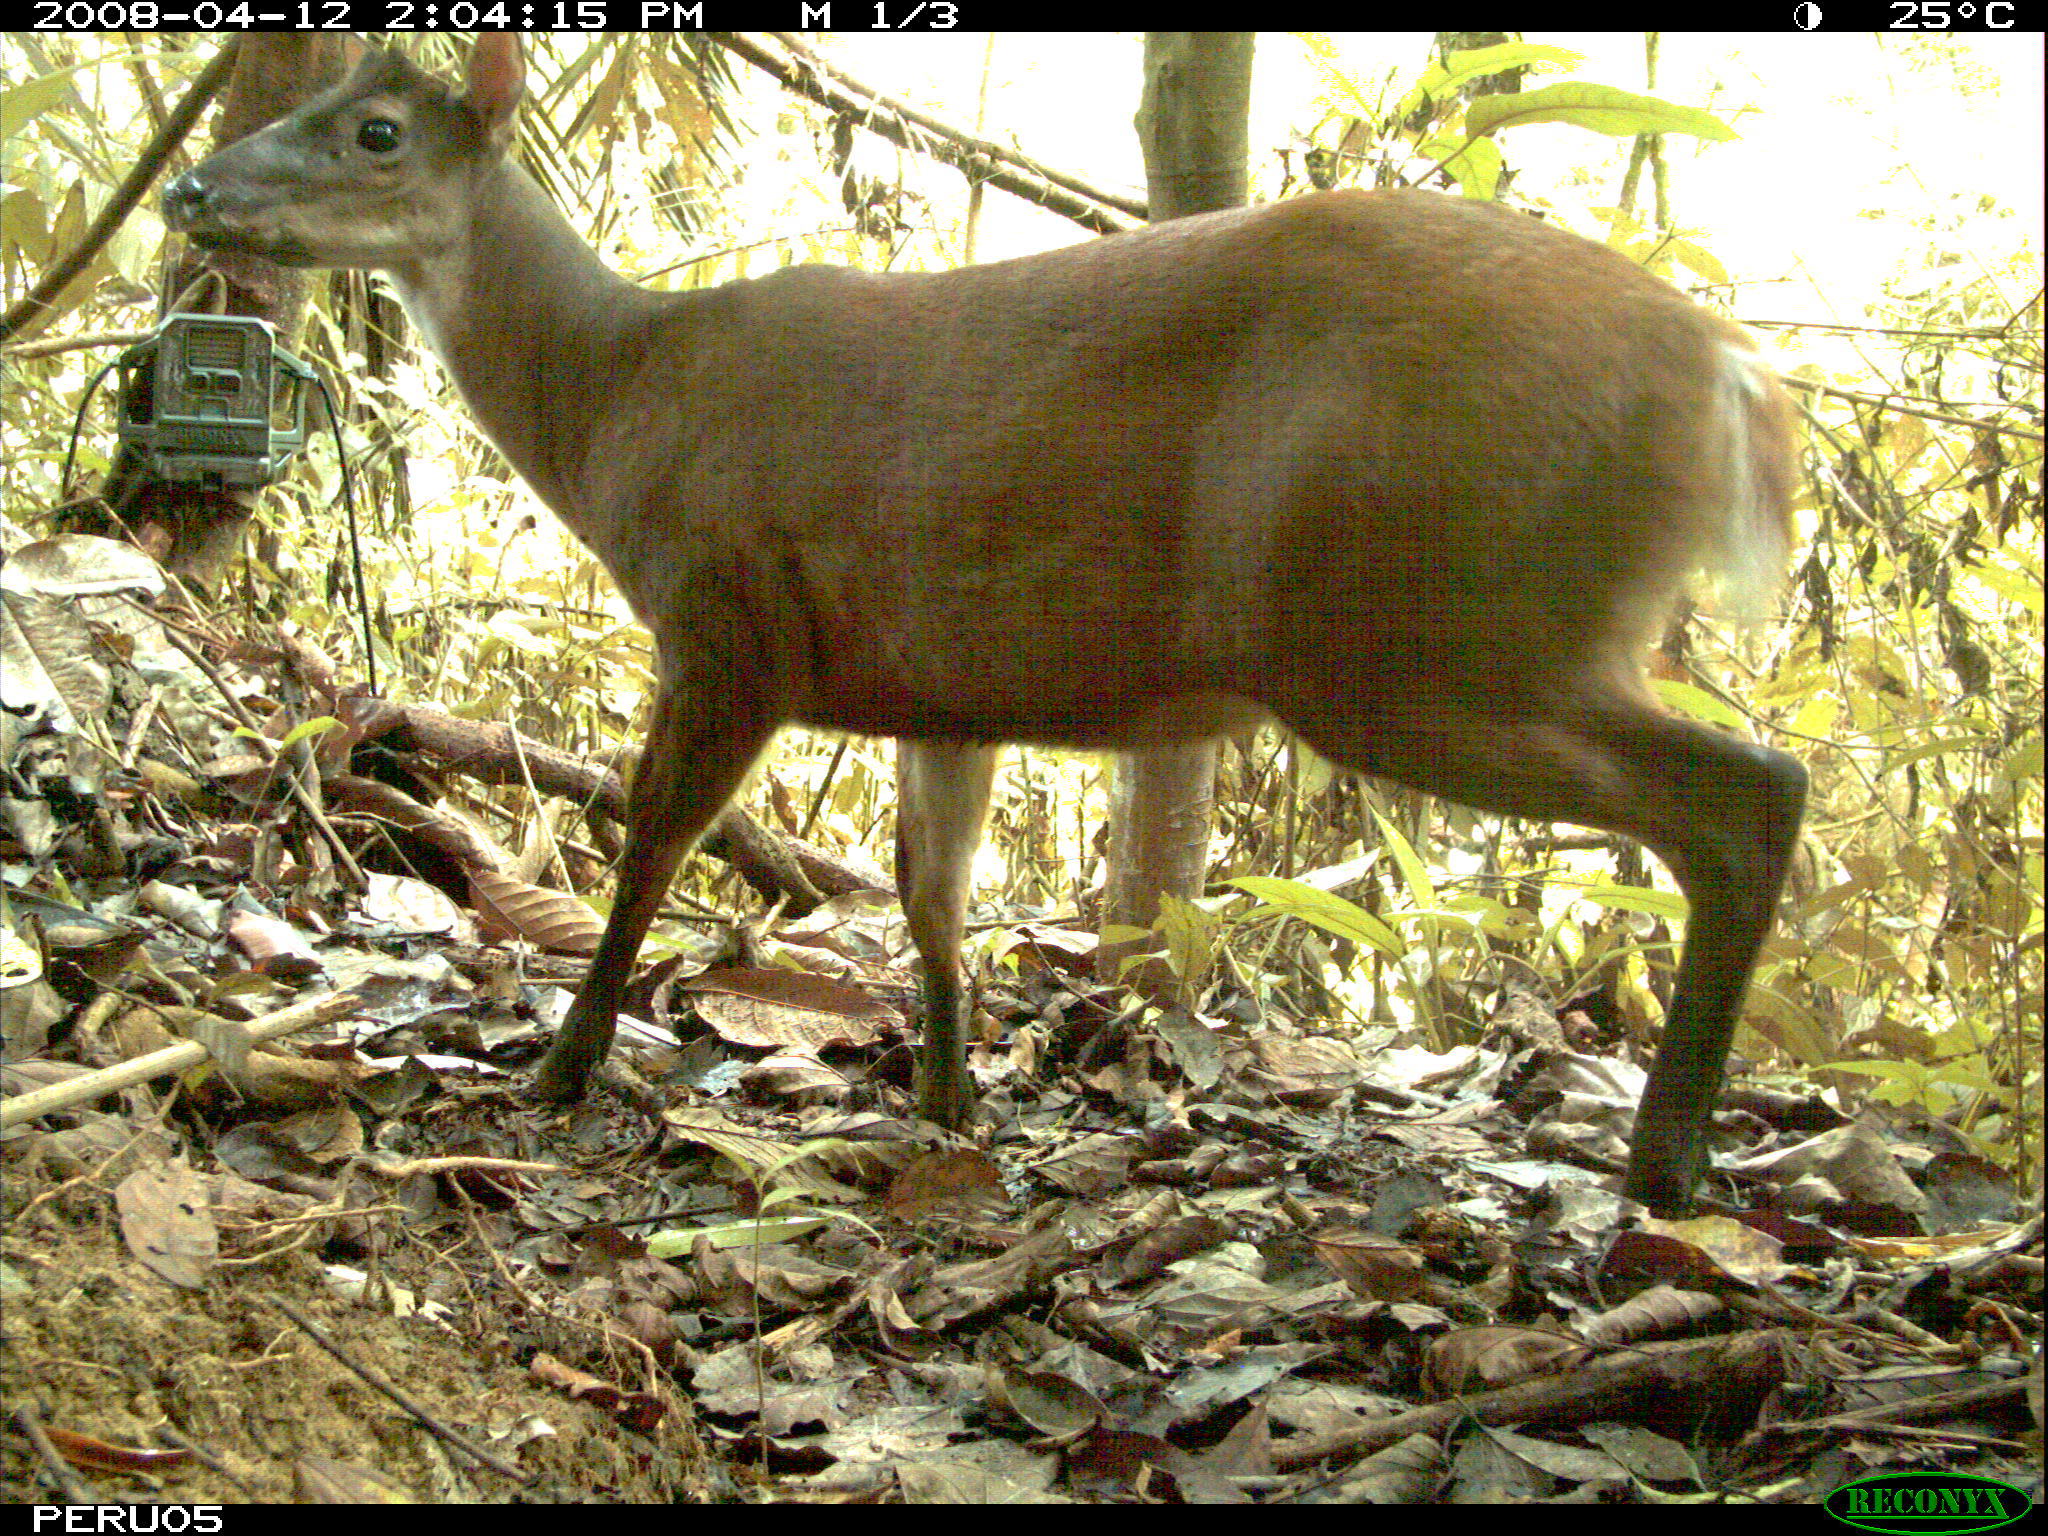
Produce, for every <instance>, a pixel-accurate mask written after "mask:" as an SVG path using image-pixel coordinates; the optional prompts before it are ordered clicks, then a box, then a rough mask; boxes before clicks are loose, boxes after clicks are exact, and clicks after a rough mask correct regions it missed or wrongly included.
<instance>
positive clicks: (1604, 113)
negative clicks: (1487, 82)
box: [1465, 84, 1735, 139]
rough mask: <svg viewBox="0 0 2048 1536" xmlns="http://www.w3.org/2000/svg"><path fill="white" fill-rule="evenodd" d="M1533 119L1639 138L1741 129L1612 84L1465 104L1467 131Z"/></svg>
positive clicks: (1707, 135) (1729, 134) (1704, 135)
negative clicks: (1645, 134)
mask: <svg viewBox="0 0 2048 1536" xmlns="http://www.w3.org/2000/svg"><path fill="white" fill-rule="evenodd" d="M1531 123H1569V124H1571V126H1573V127H1574V128H1584V129H1586V130H1587V131H1588V132H1590V133H1605V134H1611V135H1613V136H1615V137H1616V138H1633V137H1634V136H1635V135H1637V134H1639V133H1687V134H1691V135H1692V136H1693V137H1694V138H1699V139H1732V138H1734V137H1735V130H1734V129H1732V128H1730V127H1729V126H1728V125H1727V124H1726V123H1724V122H1722V121H1721V120H1720V119H1719V118H1717V117H1715V116H1714V114H1713V113H1711V112H1702V111H1701V110H1700V109H1699V108H1697V107H1681V106H1679V105H1678V104H1677V103H1676V102H1671V101H1660V100H1658V99H1657V98H1656V97H1655V96H1639V95H1637V94H1636V93H1635V92H1633V91H1622V90H1616V89H1615V88H1614V87H1613V86H1611V85H1581V84H1567V85H1546V86H1544V87H1543V88H1542V89H1541V90H1537V91H1521V92H1516V93H1511V94H1508V95H1504V96H1481V97H1479V98H1478V99H1476V100H1475V101H1474V102H1473V103H1472V105H1471V106H1469V107H1467V108H1466V109H1465V131H1466V132H1467V133H1471V134H1489V133H1498V132H1500V131H1501V130H1502V129H1503V128H1523V127H1527V126H1528V125H1529V124H1531Z"/></svg>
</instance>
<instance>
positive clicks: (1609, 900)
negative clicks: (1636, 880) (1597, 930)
mask: <svg viewBox="0 0 2048 1536" xmlns="http://www.w3.org/2000/svg"><path fill="white" fill-rule="evenodd" d="M1579 895H1580V896H1581V897H1583V898H1584V899H1585V900H1587V901H1590V902H1593V903H1594V904H1595V905H1597V906H1602V907H1606V908H1608V909H1610V910H1612V911H1615V912H1647V913H1648V914H1649V915H1650V916H1652V917H1664V918H1670V919H1672V920H1674V921H1683V920H1684V918H1685V915H1686V914H1687V913H1688V912H1690V911H1691V910H1692V909H1691V907H1690V906H1688V905H1687V903H1686V899H1685V898H1684V897H1683V896H1679V895H1676V894H1674V893H1673V892H1670V891H1653V890H1651V889H1650V888H1649V887H1648V886H1646V885H1607V884H1604V883H1603V884H1598V885H1589V886H1587V887H1586V888H1585V889H1584V890H1583V891H1580V892H1579Z"/></svg>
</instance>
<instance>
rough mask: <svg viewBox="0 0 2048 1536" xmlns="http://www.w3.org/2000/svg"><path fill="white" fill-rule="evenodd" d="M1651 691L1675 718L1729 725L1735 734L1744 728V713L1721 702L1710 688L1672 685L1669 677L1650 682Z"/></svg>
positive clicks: (1688, 684) (1686, 684)
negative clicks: (1690, 718) (1682, 717)
mask: <svg viewBox="0 0 2048 1536" xmlns="http://www.w3.org/2000/svg"><path fill="white" fill-rule="evenodd" d="M1650 691H1651V692H1653V693H1655V694H1656V695H1657V698H1658V700H1659V701H1660V702H1661V703H1662V704H1663V705H1664V707H1665V708H1666V709H1668V710H1670V711H1671V712H1672V713H1673V714H1674V715H1689V716H1691V717H1692V718H1693V719H1695V720H1704V721H1706V722H1707V724H1709V725H1719V726H1725V727H1726V728H1727V729H1729V730H1731V731H1739V730H1741V729H1742V728H1743V720H1742V716H1741V714H1740V713H1738V712H1737V711H1736V710H1734V709H1732V708H1731V707H1730V706H1729V705H1728V704H1727V703H1726V702H1725V701H1724V700H1721V699H1717V698H1715V697H1714V695H1713V694H1711V693H1709V692H1707V690H1706V689H1704V688H1700V687H1696V686H1694V685H1693V684H1691V683H1678V682H1672V681H1670V680H1669V679H1667V678H1662V677H1653V678H1651V679H1650Z"/></svg>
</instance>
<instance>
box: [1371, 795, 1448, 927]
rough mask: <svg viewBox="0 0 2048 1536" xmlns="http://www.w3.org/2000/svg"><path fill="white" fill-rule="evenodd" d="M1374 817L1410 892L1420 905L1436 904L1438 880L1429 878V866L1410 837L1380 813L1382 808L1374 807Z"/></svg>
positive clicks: (1431, 905) (1430, 905)
mask: <svg viewBox="0 0 2048 1536" xmlns="http://www.w3.org/2000/svg"><path fill="white" fill-rule="evenodd" d="M1372 819H1373V820H1374V821H1376V822H1378V823H1379V824H1380V836H1382V837H1384V838H1385V839H1386V840H1387V851H1388V852H1390V853H1391V854H1393V856H1394V867H1395V868H1397V869H1399V870H1400V871H1401V878H1402V879H1403V880H1405V881H1407V882H1408V894H1409V895H1411V896H1413V897H1414V898H1415V905H1416V906H1418V907H1434V906H1435V905H1436V882H1435V881H1433V880H1431V879H1430V878H1429V868H1428V866H1427V865H1425V864H1424V863H1423V862H1422V857H1421V855H1420V854H1418V853H1416V851H1415V849H1414V847H1413V846H1412V845H1411V844H1410V843H1409V841H1408V839H1407V838H1405V837H1403V836H1402V835H1401V832H1400V829H1399V828H1398V827H1396V826H1395V825H1394V824H1393V823H1392V822H1391V821H1389V820H1387V818H1386V817H1384V816H1382V815H1381V814H1380V808H1379V807H1378V806H1374V807H1373V808H1372Z"/></svg>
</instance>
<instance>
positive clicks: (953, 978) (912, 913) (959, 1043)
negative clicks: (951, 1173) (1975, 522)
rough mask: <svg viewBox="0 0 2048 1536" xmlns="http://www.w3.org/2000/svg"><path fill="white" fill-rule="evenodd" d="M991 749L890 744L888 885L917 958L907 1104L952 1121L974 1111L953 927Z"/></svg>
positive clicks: (984, 797) (990, 775) (994, 752)
mask: <svg viewBox="0 0 2048 1536" xmlns="http://www.w3.org/2000/svg"><path fill="white" fill-rule="evenodd" d="M1001 751H1002V749H1001V748H1000V747H992V746H986V745H980V744H972V743H965V742H943V741H909V740H905V741H901V742H899V743H897V748H896V888H897V892H898V894H899V895H900V896H901V897H902V900H903V912H904V916H905V917H906V918H907V919H908V920H909V924H910V938H911V942H912V943H914V944H915V945H916V946H917V952H918V954H919V956H920V957H922V958H923V960H924V1054H923V1056H922V1058H921V1063H920V1066H919V1068H918V1074H917V1112H918V1114H919V1115H920V1116H922V1117H923V1118H924V1119H926V1120H931V1121H934V1122H936V1123H937V1124H939V1125H943V1126H947V1127H949V1128H952V1129H955V1130H958V1129H960V1128H962V1127H964V1126H965V1125H966V1124H967V1123H968V1121H969V1120H970V1119H972V1117H973V1114H974V1095H973V1093H972V1091H971V1089H970V1086H969V1083H968V1080H967V1037H966V1024H967V1009H968V995H967V989H966V984H965V982H964V980H963V979H962V976H961V972H960V933H961V928H962V927H963V925H964V924H965V923H966V921H967V892H968V884H969V877H970V876H971V874H972V872H973V865H974V852H975V849H976V848H978V847H979V846H980V844H981V829H982V822H983V820H984V818H986V816H987V815H988V794H989V786H990V784H991V783H992V782H993V781H994V779H995V771H996V758H997V756H998V755H999V754H1000V753H1001Z"/></svg>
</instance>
